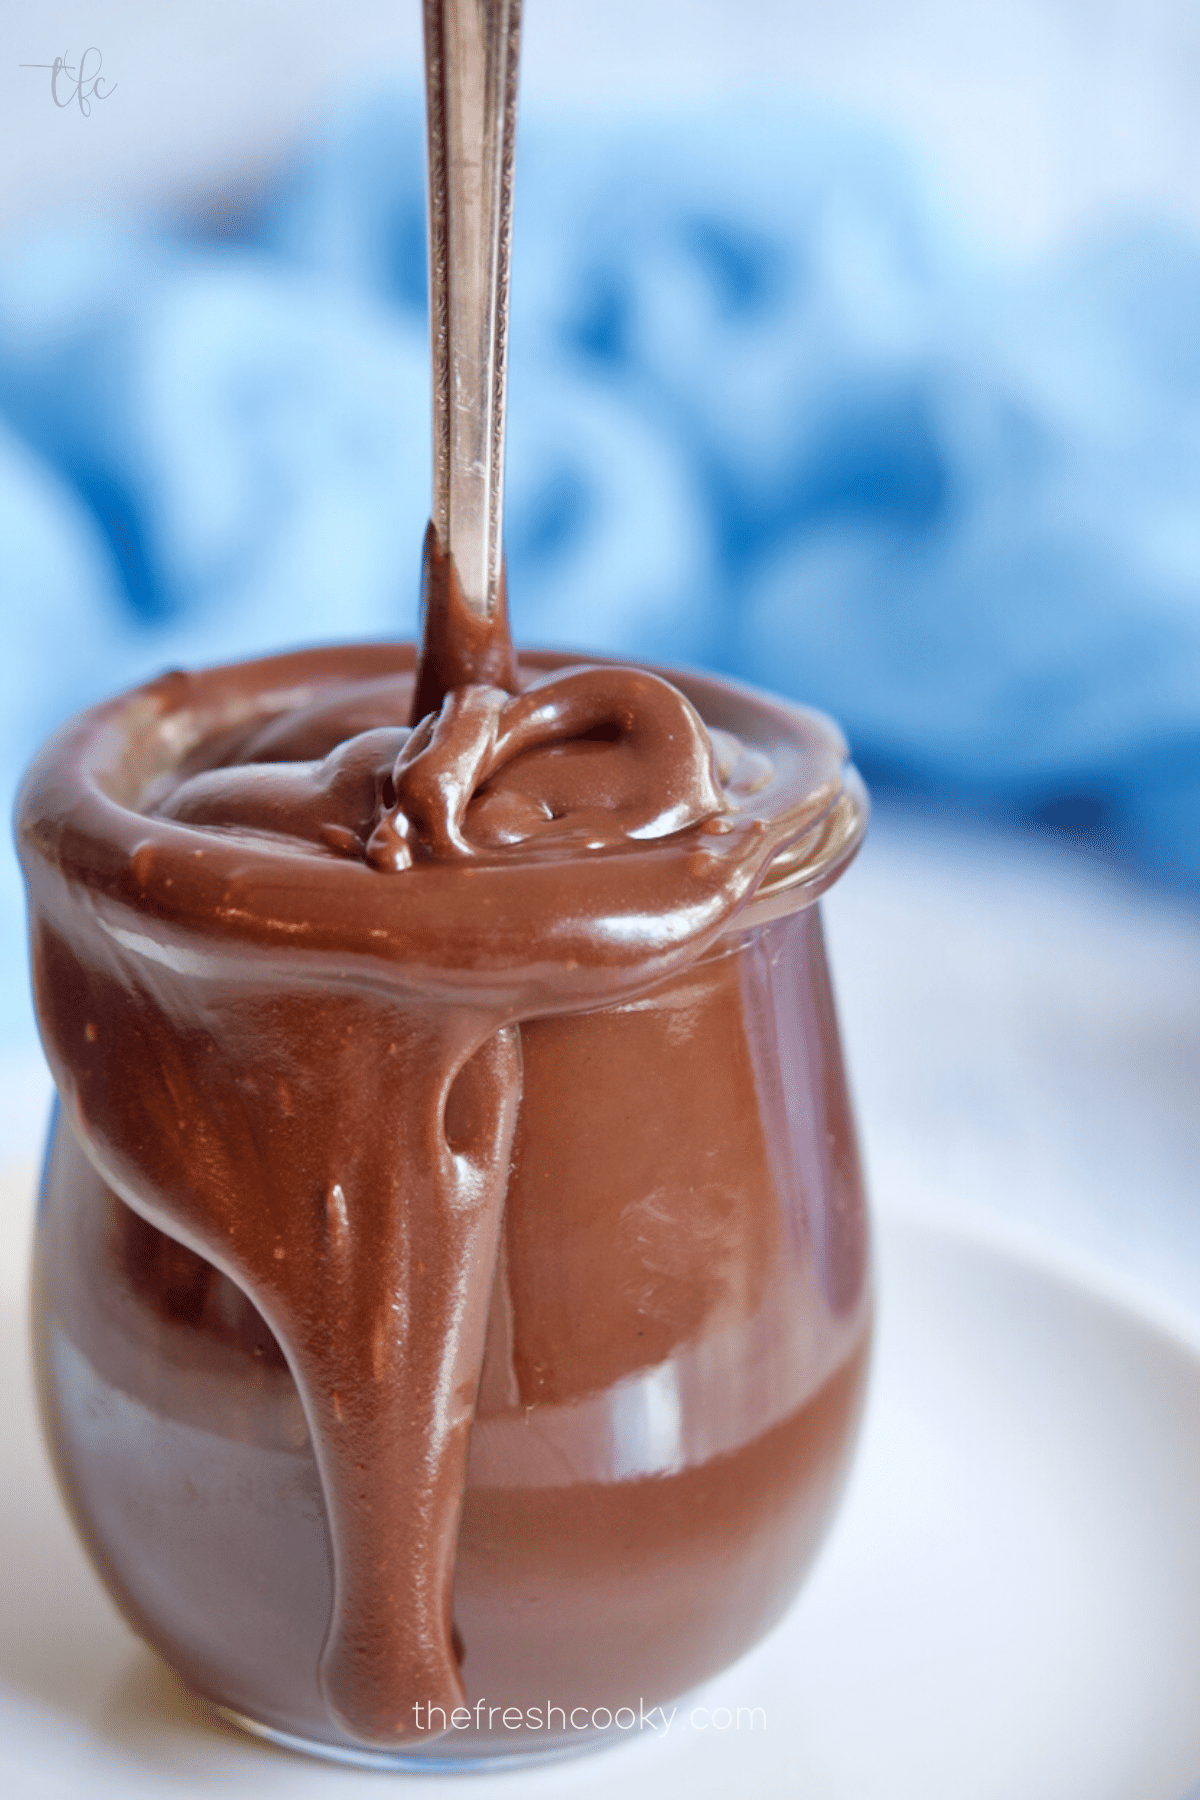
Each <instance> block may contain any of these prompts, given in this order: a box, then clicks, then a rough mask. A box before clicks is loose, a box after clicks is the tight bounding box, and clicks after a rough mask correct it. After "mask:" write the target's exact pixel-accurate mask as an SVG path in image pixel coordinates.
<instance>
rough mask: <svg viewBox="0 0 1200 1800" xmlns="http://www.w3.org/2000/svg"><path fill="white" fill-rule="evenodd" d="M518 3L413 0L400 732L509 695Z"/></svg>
mask: <svg viewBox="0 0 1200 1800" xmlns="http://www.w3.org/2000/svg"><path fill="white" fill-rule="evenodd" d="M520 22H521V0H425V108H426V121H427V130H428V164H429V311H430V334H431V338H432V348H433V516H432V518H431V519H430V522H429V529H428V531H427V532H426V534H425V554H424V565H423V570H422V583H421V617H422V623H421V645H420V654H419V659H418V664H417V685H416V691H415V694H414V696H413V711H412V719H413V723H414V724H416V723H417V722H418V721H419V720H420V719H422V718H423V717H424V716H425V714H426V713H429V712H432V711H434V710H435V709H436V708H437V707H439V706H440V705H441V702H442V700H443V699H444V697H445V695H446V694H447V693H448V692H450V690H451V689H453V688H457V687H464V686H466V685H468V684H469V683H473V682H486V683H488V684H490V685H491V686H493V687H501V688H506V689H507V690H508V691H509V692H510V693H514V692H516V689H517V685H518V684H517V673H516V659H515V656H514V654H513V648H512V639H511V637H510V635H509V628H508V609H507V604H506V600H505V580H504V552H503V544H502V529H501V527H502V522H503V510H504V412H505V390H506V378H507V368H506V354H507V346H508V276H509V254H510V246H511V238H512V183H513V157H514V150H515V140H516V122H517V53H518V47H519V36H520Z"/></svg>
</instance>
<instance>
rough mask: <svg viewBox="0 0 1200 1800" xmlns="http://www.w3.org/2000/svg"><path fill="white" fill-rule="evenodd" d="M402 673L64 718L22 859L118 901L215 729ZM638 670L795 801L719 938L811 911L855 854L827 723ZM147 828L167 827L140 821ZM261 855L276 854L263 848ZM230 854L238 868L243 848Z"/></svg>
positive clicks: (181, 910)
mask: <svg viewBox="0 0 1200 1800" xmlns="http://www.w3.org/2000/svg"><path fill="white" fill-rule="evenodd" d="M616 661H617V659H615V658H612V657H598V656H591V657H587V656H583V655H581V654H580V653H578V652H568V651H559V650H530V651H522V652H521V653H520V656H519V664H520V666H521V668H522V669H523V670H524V671H525V672H527V673H528V674H529V675H531V676H536V675H543V674H547V673H553V672H554V671H557V670H559V669H566V668H569V667H573V666H579V665H580V664H581V663H591V664H596V663H602V664H608V663H615V662H616ZM415 663H416V651H415V646H414V645H413V644H411V643H403V642H401V643H386V644H379V643H360V644H352V645H337V646H321V647H317V648H312V649H302V650H293V651H286V652H282V653H278V654H275V655H273V656H267V657H261V658H255V659H252V660H249V661H244V662H237V663H228V664H221V665H216V666H213V667H210V668H206V669H201V670H198V671H195V672H185V671H182V670H171V671H168V672H167V673H165V674H163V675H161V676H159V677H158V678H157V679H156V680H154V681H151V682H148V683H146V684H144V685H142V686H140V687H136V688H132V689H128V690H126V691H124V692H123V693H120V694H118V695H116V696H114V697H113V698H112V699H110V700H108V701H105V702H102V703H101V704H100V705H98V706H95V707H93V708H91V709H89V710H88V711H86V712H83V713H80V714H78V715H77V716H76V717H75V718H74V719H72V720H70V721H68V722H67V724H66V725H64V726H63V727H62V728H61V729H60V730H59V731H58V732H57V733H56V734H55V735H54V736H53V737H52V738H50V739H49V740H48V742H47V743H46V744H45V745H44V746H43V747H42V749H41V751H40V752H39V754H38V755H37V756H36V757H35V759H34V761H33V763H32V764H31V766H30V768H29V770H28V772H27V774H26V777H25V780H24V782H23V784H22V787H21V791H20V794H19V796H18V801H17V808H16V826H17V835H18V840H19V842H20V843H21V845H22V848H23V849H24V848H28V849H31V850H34V851H40V852H41V854H42V856H43V857H44V858H45V859H46V860H47V861H49V862H51V863H52V864H54V865H56V866H57V868H58V869H59V871H60V872H61V873H62V874H63V875H64V876H65V877H66V878H67V879H68V880H69V881H71V882H72V883H74V884H76V885H78V886H80V887H84V888H89V889H95V890H98V891H100V892H103V893H106V894H107V895H108V897H109V898H111V899H113V900H115V901H118V902H119V901H121V900H124V901H126V902H130V901H132V900H133V893H132V887H131V883H130V882H129V880H128V879H127V875H128V870H129V867H130V866H131V865H132V867H133V868H134V870H135V872H136V868H137V863H138V857H139V852H141V853H142V854H143V858H144V860H145V861H146V862H147V863H148V862H149V861H150V858H149V856H148V855H147V854H146V852H147V848H148V846H147V845H146V844H145V843H144V842H143V840H144V839H145V838H146V836H147V832H148V828H149V826H150V824H151V817H150V815H149V814H148V813H147V811H146V798H145V797H146V795H147V794H148V793H149V792H150V791H151V789H152V788H153V785H154V783H155V782H156V781H162V780H165V779H167V778H169V776H170V774H171V773H172V772H173V771H174V770H176V769H177V768H178V767H179V764H180V763H181V762H183V761H184V759H185V758H186V757H188V756H189V755H190V754H192V753H194V752H195V751H196V750H197V749H198V748H199V747H200V746H201V745H202V744H206V743H210V742H212V740H213V739H214V738H216V737H218V736H220V735H221V734H222V733H226V732H232V731H239V730H240V731H245V730H248V729H249V728H251V727H252V726H253V725H254V724H256V723H261V722H264V721H266V720H269V719H271V718H273V717H277V716H279V715H281V714H282V713H284V712H286V711H288V710H291V709H293V708H296V707H299V706H303V705H308V704H310V703H311V702H312V701H313V700H314V699H315V698H318V697H320V695H321V694H322V693H323V692H326V691H332V690H334V689H336V688H337V687H338V686H340V685H346V684H350V683H354V682H359V681H363V680H367V679H372V678H374V679H378V678H386V677H391V676H396V675H399V676H406V675H411V674H412V673H413V672H414V670H415ZM651 667H652V668H653V672H654V673H656V674H659V675H662V676H663V677H665V678H666V679H667V680H669V681H672V682H673V683H674V684H675V685H676V686H677V687H678V688H679V689H680V690H681V692H683V693H684V695H685V696H686V697H687V698H688V699H689V700H690V701H691V702H692V704H693V705H694V706H695V707H696V708H697V710H698V711H699V712H700V714H701V716H702V717H703V718H704V720H705V722H706V724H708V725H709V726H710V727H716V728H719V729H722V730H725V731H729V732H732V733H733V734H734V735H735V736H737V737H738V738H739V739H740V740H741V741H742V742H743V743H744V744H747V745H748V746H749V747H750V748H752V749H754V750H757V751H760V752H762V753H764V754H765V755H766V756H767V757H768V758H769V759H771V760H772V762H773V764H774V765H776V766H778V765H779V764H781V763H782V764H783V765H784V767H785V781H784V790H785V794H786V796H787V797H788V798H789V804H790V806H791V807H792V809H793V810H794V809H795V808H796V806H797V803H798V802H799V804H800V815H799V824H800V829H799V830H798V832H797V835H796V836H795V837H794V838H793V839H792V840H791V841H790V842H789V843H788V844H786V845H785V846H784V847H783V848H782V849H781V850H779V851H778V852H777V853H776V855H775V856H774V857H773V858H772V860H771V862H770V863H769V864H768V866H767V869H766V871H765V874H764V875H763V877H762V879H761V881H760V882H759V884H758V886H757V889H756V891H755V892H754V894H753V895H752V896H751V897H750V898H749V899H748V900H747V901H746V902H745V903H744V904H743V905H742V906H740V907H739V908H738V910H737V912H736V913H735V914H734V916H733V918H732V919H731V920H730V921H729V922H728V923H727V925H726V926H725V927H724V928H723V931H724V932H728V931H742V930H744V929H745V928H746V927H747V925H756V924H761V923H765V922H766V921H767V920H768V919H770V918H774V917H777V916H780V915H781V914H783V913H786V912H792V911H796V910H799V909H800V908H802V907H804V906H807V905H809V904H811V903H812V902H813V901H814V900H815V899H817V898H818V896H819V895H820V894H822V893H823V892H824V891H825V890H826V889H827V888H828V887H829V886H830V885H831V884H832V883H833V882H834V881H835V880H836V879H837V877H838V876H839V875H840V873H841V872H842V870H843V869H844V868H845V867H846V865H847V864H848V863H849V862H850V861H851V859H852V858H853V856H854V855H855V853H856V851H857V850H858V848H859V845H860V844H861V842H862V838H863V835H864V833H865V830H866V825H867V819H868V813H869V805H868V800H867V795H866V790H865V788H864V786H863V783H862V781H861V778H860V777H859V775H858V773H857V771H856V770H855V768H854V766H853V764H852V763H851V762H850V761H849V756H848V751H847V747H846V744H845V740H844V738H843V737H842V734H841V732H840V731H839V729H838V727H837V726H836V724H835V723H834V722H833V721H832V720H831V719H830V718H828V716H827V715H825V714H823V713H820V712H818V711H816V710H815V709H813V708H810V707H805V706H801V705H798V704H796V703H795V702H791V701H786V700H782V699H779V698H776V697H774V696H772V695H768V694H764V693H762V692H761V691H760V690H757V689H754V688H751V687H749V686H747V685H745V684H743V683H740V682H737V681H736V680H732V679H730V678H728V677H726V676H717V675H712V674H708V673H705V672H702V671H697V670H686V669H685V670H679V669H674V668H666V667H654V666H653V665H651ZM153 823H154V825H155V826H156V827H158V826H161V825H163V824H167V823H169V822H168V821H164V820H160V819H158V818H154V820H153ZM170 823H172V829H173V830H174V831H178V832H180V833H185V834H186V833H189V832H190V833H191V835H192V836H193V837H195V838H196V846H195V847H193V848H192V850H191V854H192V855H193V856H196V857H199V856H201V855H206V856H208V857H209V859H210V862H211V863H212V865H214V866H213V869H212V874H213V875H214V876H216V877H218V879H219V865H220V864H221V861H222V857H225V858H226V859H228V858H229V857H230V856H231V855H233V854H234V852H233V849H232V848H231V845H232V844H233V840H230V839H226V840H224V841H223V842H222V841H219V840H215V838H214V834H212V833H205V834H203V837H202V836H201V835H200V834H199V833H197V832H196V831H195V830H194V829H193V828H190V827H188V826H185V825H175V824H174V823H173V822H170ZM180 841H181V842H182V839H181V840H180ZM263 850H264V853H265V854H276V855H281V856H282V855H286V851H283V850H281V849H279V848H278V847H275V848H274V849H273V848H272V846H271V845H270V844H269V843H264V845H263ZM240 854H241V856H242V858H243V860H244V854H245V846H244V842H243V843H242V845H241V851H240ZM339 866H340V867H342V868H344V867H345V865H344V864H340V865H339ZM325 872H326V871H325V865H323V864H322V865H315V866H314V875H313V880H314V884H315V885H319V884H320V880H321V877H322V876H323V875H324V874H325ZM27 873H28V870H27ZM170 885H171V884H170V882H169V881H168V882H166V883H165V886H166V887H170ZM208 885H209V886H210V887H211V885H212V884H211V883H209V884H208ZM132 886H137V887H139V889H140V891H139V894H138V898H137V901H136V902H135V903H136V904H137V905H138V906H139V909H140V910H147V911H153V912H160V911H161V912H163V913H165V914H166V915H168V916H170V917H172V918H173V919H174V921H175V923H176V924H178V925H186V924H187V923H188V922H189V921H188V918H187V916H186V914H187V913H188V912H189V911H190V909H188V908H186V907H185V906H184V904H183V901H182V896H177V897H176V899H175V901H174V902H172V900H171V899H170V897H169V896H167V895H166V894H165V893H164V892H163V887H164V884H163V883H161V882H160V883H157V884H151V887H147V884H146V883H145V882H144V881H143V882H140V883H134V884H132ZM151 888H152V889H153V891H151ZM206 904H207V905H209V906H210V905H211V900H210V901H209V902H208V903H206Z"/></svg>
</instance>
